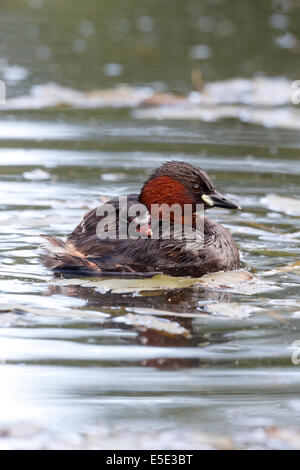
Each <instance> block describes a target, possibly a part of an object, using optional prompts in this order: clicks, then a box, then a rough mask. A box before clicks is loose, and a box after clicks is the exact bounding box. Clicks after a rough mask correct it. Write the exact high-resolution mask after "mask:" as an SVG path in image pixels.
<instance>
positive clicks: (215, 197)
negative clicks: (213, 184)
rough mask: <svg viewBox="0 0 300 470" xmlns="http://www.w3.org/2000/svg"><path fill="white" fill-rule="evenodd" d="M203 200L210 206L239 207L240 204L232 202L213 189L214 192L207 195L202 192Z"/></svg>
mask: <svg viewBox="0 0 300 470" xmlns="http://www.w3.org/2000/svg"><path fill="white" fill-rule="evenodd" d="M202 199H203V201H204V202H205V203H206V204H207V205H208V206H210V207H223V208H225V209H241V207H240V206H238V205H237V204H235V203H234V202H232V201H230V199H227V198H226V197H224V196H223V195H222V194H220V193H218V192H217V191H215V192H214V193H212V194H210V195H209V196H208V195H206V194H204V195H203V196H202Z"/></svg>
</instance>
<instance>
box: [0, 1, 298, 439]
mask: <svg viewBox="0 0 300 470" xmlns="http://www.w3.org/2000/svg"><path fill="white" fill-rule="evenodd" d="M234 3H235V2H229V1H224V2H220V1H218V2H216V1H215V2H211V1H210V2H208V1H204V2H196V1H188V2H182V1H179V0H178V1H177V0H176V1H172V2H170V1H165V2H158V1H152V2H150V1H139V2H135V1H131V2H129V1H121V0H119V1H116V2H104V1H98V2H96V1H92V0H88V1H86V2H79V1H72V2H68V1H64V2H58V1H53V0H52V1H46V0H45V1H44V2H42V1H31V2H21V1H17V0H14V1H12V0H10V1H9V2H8V1H2V3H1V7H0V38H1V43H0V57H2V59H3V60H4V59H5V60H6V66H12V65H18V66H19V67H24V68H25V69H26V70H27V75H26V77H25V76H24V79H22V80H18V81H15V82H14V81H11V82H9V81H8V82H7V83H8V90H7V91H8V96H16V95H20V94H22V93H25V92H28V90H29V88H30V86H31V85H33V84H40V83H47V82H56V83H58V84H62V85H66V86H71V87H74V88H78V89H92V88H96V87H107V86H111V85H114V84H118V83H122V82H126V83H130V84H132V85H145V84H147V85H148V84H151V85H153V84H154V86H156V87H158V89H164V88H165V89H168V90H177V91H187V90H189V89H191V79H190V71H191V68H192V67H193V65H194V61H195V59H192V58H191V57H190V55H189V54H190V49H191V48H192V47H193V46H195V45H208V46H209V47H210V56H209V57H207V58H206V59H203V60H201V61H200V60H198V61H197V60H196V63H197V65H199V63H200V65H201V69H202V71H203V75H204V78H205V79H207V80H214V79H224V78H227V77H235V76H240V75H241V76H249V77H252V76H253V74H254V73H255V72H257V71H263V72H265V73H266V74H269V75H281V76H287V77H289V78H292V79H297V78H299V74H300V70H299V60H298V55H297V54H298V52H297V50H294V49H283V48H279V47H278V46H276V43H275V42H274V37H276V35H279V34H281V32H280V31H279V30H278V29H274V28H272V27H271V26H270V24H269V21H270V20H269V17H270V15H271V14H274V13H278V14H281V15H285V16H286V17H287V18H289V30H290V31H291V34H293V35H295V37H297V33H298V32H297V18H298V17H299V9H298V8H297V6H295V7H294V9H290V10H287V11H284V8H287V7H286V6H285V7H284V6H283V7H279V6H276V7H275V6H274V2H273V6H272V4H271V2H258V1H251V2H250V1H249V2H242V4H239V5H238V6H236V7H233V4H234ZM262 4H263V6H262ZM282 5H287V3H286V2H284V4H283V3H282ZM141 18H142V19H141ZM201 18H206V20H205V21H204V22H203V20H201ZM208 18H210V19H211V20H209V19H208ZM224 22H225V23H224ZM201 24H202V26H201ZM20 25H22V27H20ZM199 25H200V26H199ZM203 25H204V26H203ZM205 25H206V26H205ZM207 25H211V26H207ZM217 25H219V26H217ZM208 27H210V28H211V29H210V30H207V28H208ZM205 28H206V30H205ZM203 29H204V30H205V31H203ZM80 31H81V33H80ZM224 31H225V33H226V34H224ZM76 39H81V40H82V41H84V42H82V41H79V42H78V41H77V42H76ZM74 41H75V45H74ZM74 48H75V49H76V50H77V52H75V51H74ZM83 49H84V50H83ZM78 51H79V52H78ZM80 51H81V52H80ZM109 63H116V64H121V65H122V67H123V69H122V72H121V73H120V74H119V75H117V76H108V75H105V70H106V69H105V65H106V64H109ZM3 67H4V66H3ZM4 69H5V67H4V68H3V70H4ZM119 71H120V69H119ZM299 154H300V137H299V134H298V133H297V132H293V131H283V130H277V129H265V128H263V127H255V126H247V125H243V124H241V123H237V122H235V121H222V122H220V123H201V122H183V121H176V122H169V121H142V120H140V121H137V120H134V119H133V118H132V115H131V113H130V111H129V110H126V109H125V110H92V111H89V110H84V111H83V110H72V109H53V110H44V111H43V110H41V111H36V112H35V111H31V112H26V111H22V112H21V111H20V112H1V114H0V180H1V190H0V220H1V225H0V249H1V264H0V276H1V277H0V292H1V305H2V307H1V306H0V307H1V308H2V312H3V313H2V314H0V322H1V328H0V360H1V365H0V383H1V387H0V426H7V425H13V424H16V423H20V422H22V421H26V422H30V423H36V424H37V425H39V426H41V428H42V432H41V433H42V437H41V436H38V438H37V441H31V440H30V439H29V440H27V441H26V440H25V443H24V442H23V441H22V446H24V447H30V446H34V445H36V446H37V447H38V446H39V445H41V444H40V442H41V440H42V442H46V443H47V442H48V441H49V440H50V436H52V438H53V436H55V437H56V438H57V436H68V435H70V434H71V433H75V434H79V433H81V432H84V431H86V430H87V429H94V428H97V427H99V426H100V427H103V428H105V429H108V437H107V436H106V438H105V439H106V441H105V439H104V440H103V439H102V441H101V445H102V446H103V445H104V446H105V445H106V446H107V447H108V448H109V447H110V446H111V447H116V448H118V446H120V442H122V443H123V445H124V446H125V447H130V446H131V447H139V446H149V447H152V448H168V447H170V446H171V445H172V446H173V448H180V447H182V446H183V447H189V446H190V447H197V442H196V441H192V440H191V436H197V435H198V434H200V433H204V434H205V435H208V436H209V435H212V436H223V437H226V438H229V439H230V440H231V441H232V442H233V445H234V447H242V448H244V447H268V446H269V445H271V444H270V443H269V442H268V440H267V438H266V435H265V434H264V433H265V432H266V431H265V430H266V429H268V428H270V427H271V426H277V427H279V428H291V427H293V428H294V427H297V425H298V424H299V416H300V400H299V392H300V378H299V377H300V376H299V366H295V365H293V364H292V361H291V354H292V352H293V349H292V343H293V342H294V341H295V340H300V333H299V326H300V325H299V322H300V320H299V318H300V315H299V311H300V298H299V287H300V278H299V271H289V272H286V273H277V274H275V275H273V276H271V277H268V278H267V280H268V281H272V282H273V283H274V285H273V287H276V289H274V288H273V289H272V290H271V289H270V290H266V291H264V292H262V293H258V294H255V295H251V296H249V295H241V294H234V293H231V292H227V291H226V292H224V291H223V292H220V291H215V290H203V289H202V290H201V289H199V288H197V289H193V288H189V289H184V290H179V289H175V290H172V291H166V290H165V291H155V292H154V293H152V295H146V296H145V295H141V294H138V295H137V294H117V293H102V292H99V291H97V290H95V289H93V288H88V287H80V286H72V285H70V286H61V285H60V286H59V285H57V284H55V283H54V282H53V279H52V277H51V275H50V274H49V273H48V272H46V271H45V269H44V268H43V267H42V266H41V265H40V264H39V262H38V249H39V246H40V243H41V239H40V237H39V235H40V234H41V233H46V234H50V235H57V236H61V237H63V236H65V235H66V234H68V233H70V231H71V230H72V229H73V228H74V226H75V225H76V224H77V223H78V221H79V220H80V218H81V217H82V216H83V214H84V213H85V212H86V211H87V210H88V209H89V208H92V207H95V206H96V205H97V204H98V203H99V199H100V196H113V195H119V194H126V193H129V192H135V191H139V188H140V187H141V185H142V183H143V181H144V180H145V179H146V178H147V175H148V174H149V173H150V172H151V170H153V169H154V168H155V167H157V166H158V165H159V164H161V163H162V162H164V161H165V160H167V159H170V158H173V159H178V160H184V161H187V162H190V163H193V164H195V165H199V166H200V167H203V168H205V169H206V170H207V171H208V173H209V174H210V175H211V176H212V178H213V179H214V182H215V184H216V185H217V187H218V189H220V190H221V191H222V192H224V194H226V195H228V196H229V197H233V198H234V199H235V200H237V201H239V204H240V205H241V206H242V207H243V210H242V211H240V212H234V213H233V212H230V211H225V210H221V209H219V210H217V209H215V210H211V212H210V215H211V217H212V218H214V219H215V220H217V221H219V222H221V223H222V224H224V225H225V226H226V227H228V228H229V229H230V230H231V232H232V233H233V235H234V237H235V239H236V241H237V243H238V245H239V248H240V251H241V258H242V264H243V267H249V266H250V267H251V268H252V269H254V270H255V271H257V275H258V276H260V275H262V274H263V273H265V272H266V271H268V270H271V269H276V268H278V267H281V266H286V265H289V264H291V263H293V262H295V261H296V260H297V259H299V245H300V238H299V232H300V219H299V217H295V216H291V215H287V214H286V213H285V212H284V211H283V212H282V211H281V212H280V211H274V210H271V209H269V208H268V207H267V206H266V205H265V204H263V203H262V202H261V198H262V197H264V196H266V195H268V194H270V193H276V194H278V195H280V196H289V197H298V196H299V178H300V163H299ZM35 170H43V171H44V172H45V173H46V174H45V175H44V176H45V178H47V179H45V180H43V179H40V178H38V179H35V176H36V173H35V172H34V171H35ZM115 283H116V288H117V287H118V280H115ZM207 302H208V303H209V302H226V303H228V302H234V303H239V304H241V305H242V306H244V307H245V311H247V309H250V310H249V311H253V309H254V308H255V307H260V308H261V310H260V311H258V312H256V313H252V314H250V315H249V316H247V317H245V318H241V319H232V318H227V317H222V316H218V315H210V316H208V315H202V314H201V310H202V307H203V305H205V303H207ZM22 308H23V310H22ZM145 308H147V309H149V308H150V309H151V308H154V309H160V310H164V311H165V312H177V313H190V314H191V315H190V317H186V318H179V317H176V316H174V317H169V316H168V317H166V319H169V321H173V322H175V323H176V324H178V325H180V326H182V327H184V328H185V329H186V330H187V331H188V332H190V337H189V338H187V337H183V336H180V335H177V336H176V335H173V336H168V335H165V334H163V332H161V331H159V330H155V329H147V328H140V327H138V326H134V325H132V324H130V323H128V321H126V320H125V316H126V315H128V314H130V313H131V314H132V313H133V314H136V315H139V314H138V313H136V311H137V310H136V309H145ZM140 315H141V316H142V315H143V314H142V313H141V314H140ZM160 317H162V315H161V316H160ZM160 317H159V318H160ZM99 423H100V424H99ZM110 433H111V434H110ZM124 435H125V436H127V437H126V439H128V440H126V439H125V441H124ZM39 439H41V440H39ZM43 439H44V441H43ZM2 442H3V440H2ZM2 442H1V444H2ZM107 442H108V443H107ZM124 442H125V444H124ZM141 442H142V444H141ZM2 445H6V444H5V443H4V444H2ZM18 445H21V444H20V443H19V444H16V446H18ZM198 446H200V447H201V443H200V444H198Z"/></svg>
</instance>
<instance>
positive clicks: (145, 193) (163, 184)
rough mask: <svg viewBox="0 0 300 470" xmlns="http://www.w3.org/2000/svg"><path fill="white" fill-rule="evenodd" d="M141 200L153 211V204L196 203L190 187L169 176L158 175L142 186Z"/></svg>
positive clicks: (182, 204)
mask: <svg viewBox="0 0 300 470" xmlns="http://www.w3.org/2000/svg"><path fill="white" fill-rule="evenodd" d="M140 201H141V203H142V204H145V206H147V208H148V210H149V211H151V204H159V205H160V204H167V205H168V206H172V205H173V204H180V205H181V206H182V207H183V206H184V204H194V202H195V201H194V199H193V196H192V194H191V193H190V192H189V191H188V189H187V188H186V187H185V186H184V185H183V184H181V183H179V182H178V181H176V180H173V179H172V178H170V177H169V176H158V177H156V178H153V179H151V180H150V181H147V183H146V184H145V185H144V187H143V188H142V191H141V194H140Z"/></svg>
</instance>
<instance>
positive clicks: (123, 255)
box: [42, 162, 239, 277]
mask: <svg viewBox="0 0 300 470" xmlns="http://www.w3.org/2000/svg"><path fill="white" fill-rule="evenodd" d="M107 203H109V204H112V205H113V206H114V208H115V211H116V215H117V220H118V215H119V199H118V198H113V199H111V200H110V201H107ZM137 203H142V204H143V205H145V206H146V207H147V209H148V210H149V211H150V210H151V204H163V203H165V204H168V206H172V204H179V205H183V204H191V205H192V207H193V211H194V210H195V208H196V204H203V205H204V209H208V208H210V207H211V206H216V207H226V208H231V209H236V208H238V206H237V205H236V204H234V203H233V202H231V201H229V200H228V199H226V198H225V197H224V196H222V195H221V194H220V193H218V192H217V191H216V189H215V187H214V185H213V184H212V182H211V180H210V179H209V177H208V175H207V174H206V173H205V172H204V171H203V170H200V169H199V168H196V167H194V166H192V165H189V164H188V163H184V162H167V163H165V164H164V165H162V166H161V167H160V168H158V169H157V170H156V171H155V172H154V173H153V174H152V175H151V177H150V178H149V179H148V180H147V181H146V183H145V184H144V186H143V187H142V190H141V193H140V194H139V195H138V194H130V195H129V196H128V207H130V206H131V205H133V204H137ZM145 210H146V208H145ZM194 215H195V213H194V214H193V216H194ZM163 217H164V214H163V213H161V214H160V219H159V220H157V221H156V222H157V223H158V224H159V226H161V223H162V221H163V220H162V219H163ZM102 220H103V216H98V215H97V208H96V209H93V210H91V211H89V212H88V213H87V214H86V215H85V216H84V218H83V219H82V221H81V222H80V224H79V225H78V226H77V227H76V228H75V229H74V230H73V232H72V233H71V234H70V235H69V236H68V238H67V240H66V242H62V241H61V240H58V239H57V238H53V237H48V236H44V238H45V239H46V240H47V242H48V248H47V249H46V252H45V253H44V254H43V256H42V262H43V263H44V265H45V266H46V267H47V268H49V269H51V270H52V271H54V272H55V273H59V274H63V275H81V276H102V275H118V276H120V275H126V276H134V277H135V276H144V275H146V276H151V275H153V274H155V273H157V272H162V273H165V274H170V275H175V276H179V275H192V276H200V275H202V274H205V273H208V272H214V271H221V270H223V271H227V270H231V269H236V268H237V267H239V252H238V248H237V246H236V244H235V241H234V240H233V238H232V236H231V234H230V233H229V231H228V230H227V229H225V227H223V226H222V225H220V224H218V223H216V222H214V221H212V220H210V219H208V218H207V217H205V218H204V241H203V245H201V244H198V245H197V243H192V244H190V243H189V240H187V239H186V238H184V237H183V238H182V239H176V238H174V234H173V231H172V230H173V229H174V225H172V224H173V223H172V222H171V238H170V239H167V240H166V239H163V237H162V232H161V231H160V232H159V233H160V237H159V239H154V238H152V237H151V236H149V237H147V238H140V239H135V240H133V239H120V238H119V236H118V235H119V227H118V224H117V227H116V233H117V237H116V239H100V238H99V237H98V235H97V226H98V223H99V222H101V221H102ZM131 220H132V218H131V219H130V218H128V219H127V221H126V223H127V224H129V222H130V221H131ZM171 220H172V219H171ZM143 223H144V222H143ZM151 225H152V226H154V220H153V218H152V219H151Z"/></svg>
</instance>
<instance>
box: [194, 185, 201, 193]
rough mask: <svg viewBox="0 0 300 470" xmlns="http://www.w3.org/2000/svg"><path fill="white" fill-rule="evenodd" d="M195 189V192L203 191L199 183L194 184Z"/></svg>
mask: <svg viewBox="0 0 300 470" xmlns="http://www.w3.org/2000/svg"><path fill="white" fill-rule="evenodd" d="M193 191H194V192H195V193H199V192H200V191H201V187H200V184H198V183H195V184H193Z"/></svg>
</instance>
